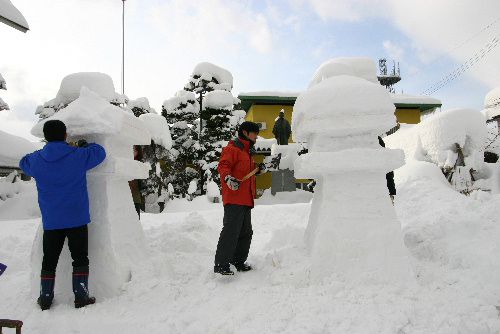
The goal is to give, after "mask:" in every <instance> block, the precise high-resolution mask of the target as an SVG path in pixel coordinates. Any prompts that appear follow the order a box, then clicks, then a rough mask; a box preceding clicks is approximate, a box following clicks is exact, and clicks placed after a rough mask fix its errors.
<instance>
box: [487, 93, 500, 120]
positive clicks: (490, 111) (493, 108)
mask: <svg viewBox="0 0 500 334" xmlns="http://www.w3.org/2000/svg"><path fill="white" fill-rule="evenodd" d="M484 108H485V110H484V113H485V115H486V118H487V119H492V118H495V117H499V116H500V87H497V88H495V89H492V90H491V91H489V92H488V94H486V97H485V98H484Z"/></svg>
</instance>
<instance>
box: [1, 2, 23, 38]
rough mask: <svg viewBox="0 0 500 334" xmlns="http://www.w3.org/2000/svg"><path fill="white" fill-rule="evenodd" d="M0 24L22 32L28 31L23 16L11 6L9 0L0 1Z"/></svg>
mask: <svg viewBox="0 0 500 334" xmlns="http://www.w3.org/2000/svg"><path fill="white" fill-rule="evenodd" d="M0 22H3V23H5V24H7V25H9V26H11V27H12V28H15V29H17V30H20V31H22V32H26V31H28V30H29V26H28V22H27V21H26V19H25V18H24V16H23V14H22V13H21V12H20V11H19V9H17V8H16V7H15V6H14V5H13V4H12V2H10V0H0Z"/></svg>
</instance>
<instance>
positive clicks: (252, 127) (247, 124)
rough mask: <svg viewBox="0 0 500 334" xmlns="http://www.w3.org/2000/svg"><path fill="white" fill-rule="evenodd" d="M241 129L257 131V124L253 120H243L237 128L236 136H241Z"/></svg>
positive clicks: (258, 129)
mask: <svg viewBox="0 0 500 334" xmlns="http://www.w3.org/2000/svg"><path fill="white" fill-rule="evenodd" d="M243 131H246V132H255V133H259V131H260V128H259V124H257V123H254V122H248V121H247V122H243V123H241V125H240V127H239V128H238V136H240V137H243Z"/></svg>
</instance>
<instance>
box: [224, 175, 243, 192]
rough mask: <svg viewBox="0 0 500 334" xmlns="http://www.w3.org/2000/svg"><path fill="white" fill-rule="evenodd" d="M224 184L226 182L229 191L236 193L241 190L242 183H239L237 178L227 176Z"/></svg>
mask: <svg viewBox="0 0 500 334" xmlns="http://www.w3.org/2000/svg"><path fill="white" fill-rule="evenodd" d="M224 182H226V184H227V186H228V187H229V189H231V190H233V191H236V190H238V189H239V188H240V181H238V179H237V178H235V177H234V176H231V175H227V176H226V177H225V178H224Z"/></svg>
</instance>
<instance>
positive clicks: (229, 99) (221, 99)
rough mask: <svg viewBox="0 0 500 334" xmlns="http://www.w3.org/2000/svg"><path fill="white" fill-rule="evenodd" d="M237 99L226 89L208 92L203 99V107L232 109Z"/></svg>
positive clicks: (237, 101)
mask: <svg viewBox="0 0 500 334" xmlns="http://www.w3.org/2000/svg"><path fill="white" fill-rule="evenodd" d="M237 103H239V100H238V99H237V98H235V97H233V94H232V93H231V92H228V91H226V90H214V91H211V92H208V93H207V94H206V95H205V98H204V100H203V108H204V109H207V108H210V109H225V110H232V109H233V105H235V104H237Z"/></svg>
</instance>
